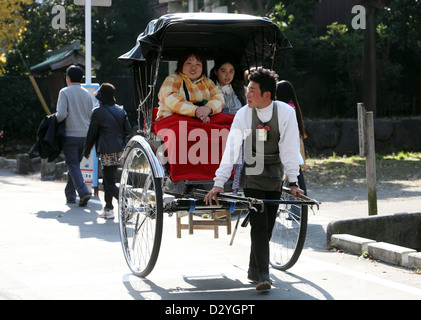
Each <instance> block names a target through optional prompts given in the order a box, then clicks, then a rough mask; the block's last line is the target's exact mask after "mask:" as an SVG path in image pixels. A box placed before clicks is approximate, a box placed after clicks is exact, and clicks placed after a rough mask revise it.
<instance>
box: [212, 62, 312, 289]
mask: <svg viewBox="0 0 421 320" xmlns="http://www.w3.org/2000/svg"><path fill="white" fill-rule="evenodd" d="M248 79H249V85H248V87H247V89H248V90H247V91H248V92H247V106H248V108H246V107H244V108H241V109H240V110H239V111H238V112H237V114H236V116H235V117H234V120H233V123H232V126H231V130H230V133H229V135H228V138H227V143H226V148H225V151H224V154H223V156H222V159H221V164H220V166H219V168H218V170H217V171H216V172H215V178H214V181H215V183H214V187H213V188H212V189H211V190H210V191H209V193H208V194H207V195H206V196H205V202H206V203H207V204H212V198H214V199H215V201H216V202H217V203H219V202H218V198H217V194H218V193H223V192H224V184H225V182H227V181H228V179H229V178H230V176H231V172H232V167H233V165H234V163H233V161H235V159H238V158H239V154H240V149H241V146H242V142H243V140H244V141H245V145H246V146H248V147H249V150H250V147H251V152H250V151H249V152H247V150H248V149H247V147H246V151H245V162H244V167H243V171H242V174H241V187H242V188H243V189H244V195H245V196H246V197H253V198H258V199H267V200H279V199H280V196H281V191H282V179H283V176H284V173H285V175H286V176H288V179H289V181H290V187H291V193H292V195H293V197H294V198H295V199H298V197H297V193H301V194H304V191H303V190H301V189H300V188H298V186H297V176H298V175H299V157H298V154H299V148H300V146H299V139H298V136H299V133H298V125H297V120H296V116H295V111H294V110H293V109H292V108H291V107H290V106H288V105H287V104H285V103H283V102H279V101H276V102H274V99H275V90H276V81H277V75H276V73H275V72H273V71H270V70H267V69H263V68H257V69H253V70H252V71H251V72H250V75H249V77H248ZM240 133H241V134H240ZM259 143H263V147H264V149H263V150H264V151H263V155H261V157H260V158H259V157H256V155H258V153H256V152H257V151H260V150H261V149H259V147H258V146H257V145H258V144H259ZM260 146H261V145H260ZM253 154H254V157H253ZM232 159H234V160H232ZM256 159H257V160H256ZM259 159H260V160H259ZM253 161H256V163H254V164H253ZM257 161H262V162H263V166H262V168H263V170H261V172H259V173H257V172H256V170H253V166H255V168H257V167H259V165H261V163H260V164H259V163H257ZM253 171H254V172H253ZM254 207H255V208H256V209H257V210H250V225H251V232H250V237H251V252H250V262H249V269H248V279H249V280H250V281H252V282H253V283H257V286H256V289H257V290H268V289H270V288H271V284H272V283H271V280H270V277H269V241H270V238H271V235H272V229H273V226H274V223H275V218H276V213H277V210H278V205H273V204H265V205H264V209H263V212H261V211H262V208H261V205H254Z"/></svg>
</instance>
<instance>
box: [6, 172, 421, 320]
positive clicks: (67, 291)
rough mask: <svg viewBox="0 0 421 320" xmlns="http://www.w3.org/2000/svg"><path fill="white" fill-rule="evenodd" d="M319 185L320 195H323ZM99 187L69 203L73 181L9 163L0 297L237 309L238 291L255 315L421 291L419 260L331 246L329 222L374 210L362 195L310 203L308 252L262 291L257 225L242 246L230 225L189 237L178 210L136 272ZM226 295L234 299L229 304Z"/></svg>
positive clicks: (412, 296)
mask: <svg viewBox="0 0 421 320" xmlns="http://www.w3.org/2000/svg"><path fill="white" fill-rule="evenodd" d="M309 190H310V192H309V193H310V196H313V197H314V198H316V199H317V198H318V197H320V196H323V194H321V193H319V192H320V191H318V190H315V191H314V193H313V194H311V188H310V189H309ZM99 196H100V198H101V199H99V198H97V197H96V198H93V199H92V200H90V201H89V203H88V206H86V207H79V206H78V205H77V204H71V205H68V204H66V203H65V198H64V183H63V182H59V181H41V180H40V176H39V174H33V175H26V176H20V175H17V174H16V173H14V172H13V171H11V170H9V169H4V168H0V203H1V205H0V219H1V223H0V237H1V241H0V257H1V258H0V259H1V263H0V299H3V300H73V299H78V300H79V299H80V300H154V301H164V302H168V303H169V307H168V308H169V309H167V307H165V308H162V310H161V311H160V312H161V313H162V314H164V313H165V314H171V313H177V312H186V313H187V312H195V311H197V312H198V313H202V314H203V313H205V314H207V315H209V314H212V315H216V314H218V312H225V314H227V312H231V313H233V310H234V308H233V305H235V301H238V304H239V307H238V308H237V309H235V310H237V312H238V313H241V312H243V315H244V314H246V315H247V314H250V312H255V311H256V309H255V310H250V308H249V309H246V307H245V306H248V305H254V304H255V303H257V302H258V301H270V300H357V299H358V300H400V299H402V300H420V299H421V275H419V274H417V273H415V272H414V270H409V269H406V268H401V267H397V266H392V265H388V264H385V263H382V262H379V261H372V260H366V259H363V258H361V257H358V256H355V255H350V254H346V253H340V252H336V251H329V250H326V227H327V224H328V223H329V222H330V221H331V220H332V219H337V218H338V217H344V218H349V217H350V216H362V215H365V214H366V213H365V212H366V203H365V202H364V201H362V200H359V201H357V200H354V201H351V200H352V199H350V201H341V202H335V201H332V200H330V199H327V201H326V202H324V203H322V206H321V207H320V210H319V211H315V214H314V215H313V214H312V213H311V212H310V214H309V227H308V232H307V233H308V235H307V239H306V244H305V248H304V250H303V253H302V255H301V257H300V259H299V260H298V262H297V263H296V265H295V266H294V267H293V268H291V269H290V270H289V271H287V272H281V271H278V270H275V269H271V270H270V271H271V277H272V279H273V280H274V285H273V288H272V289H271V290H270V291H268V292H258V291H256V290H255V286H254V285H252V284H250V283H249V282H248V280H247V265H248V255H249V246H250V241H249V229H248V228H239V230H238V232H237V235H236V238H235V240H234V244H233V245H232V246H230V245H229V242H230V240H231V236H230V235H227V234H226V230H225V228H223V227H221V228H220V231H219V238H218V239H214V237H213V231H210V230H197V231H195V232H194V234H193V235H189V234H188V231H187V230H183V231H182V237H181V238H180V239H179V238H177V237H176V225H175V217H169V216H168V215H165V217H164V233H163V240H162V246H161V251H160V254H159V258H158V262H157V264H156V266H155V268H154V270H153V271H152V273H151V274H150V275H149V276H148V277H147V278H146V279H143V278H138V277H136V276H134V275H132V274H131V272H130V270H129V269H128V267H127V265H126V262H125V260H124V256H123V252H122V249H121V244H120V237H119V232H118V221H117V218H116V219H114V220H104V219H101V218H98V217H97V215H98V213H100V212H101V209H102V201H101V200H102V197H103V193H102V192H100V195H99ZM327 198H328V197H327ZM320 200H321V201H322V202H323V199H320ZM418 200H419V199H418ZM392 202H393V204H391V201H390V199H389V201H388V204H387V206H386V208H385V209H384V210H383V209H382V208H383V207H382V206H383V204H382V202H381V201H379V208H380V210H383V211H384V212H386V211H393V210H394V211H396V213H398V212H397V211H399V212H402V210H405V211H410V210H416V209H414V208H415V207H416V206H417V204H416V203H419V201H418V202H417V200H416V199H406V201H405V204H402V203H403V201H401V200H399V199H396V201H392ZM411 203H412V205H411ZM393 206H394V207H395V209H393V208H392V207H393ZM403 206H407V207H408V208H409V209H406V207H403ZM410 208H412V209H410ZM386 213H388V212H386ZM234 223H235V220H234V221H233V224H234ZM204 300H206V301H207V302H206V304H205V306H202V307H201V309H200V310H195V309H187V308H186V309H181V307H180V306H181V305H185V304H186V301H191V302H192V303H193V301H204ZM212 301H214V302H212ZM221 301H230V302H229V304H228V303H227V304H223V305H222V306H220V303H221ZM253 301H254V302H253ZM218 306H219V307H218ZM177 307H178V308H179V309H177ZM217 308H220V309H217ZM241 308H243V309H241ZM256 308H257V307H256ZM228 309H229V310H228ZM241 310H242V311H241ZM185 315H187V314H185ZM189 315H190V316H191V317H193V316H194V314H189Z"/></svg>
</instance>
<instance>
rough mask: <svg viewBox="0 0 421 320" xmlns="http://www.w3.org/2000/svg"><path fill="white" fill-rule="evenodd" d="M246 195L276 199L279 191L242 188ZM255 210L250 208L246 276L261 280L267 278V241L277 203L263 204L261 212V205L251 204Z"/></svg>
mask: <svg viewBox="0 0 421 320" xmlns="http://www.w3.org/2000/svg"><path fill="white" fill-rule="evenodd" d="M244 195H245V196H246V197H252V198H257V199H267V200H278V199H280V197H281V192H280V191H264V190H258V189H247V188H246V189H244ZM253 206H254V207H255V208H256V209H257V212H255V211H254V210H251V213H250V226H251V232H250V237H251V250H250V262H249V270H248V276H249V277H250V278H252V279H255V280H259V281H260V282H261V281H267V280H269V241H270V238H271V236H272V230H273V226H274V224H275V219H276V212H277V211H278V206H279V205H278V204H265V205H264V210H263V212H262V206H261V205H253Z"/></svg>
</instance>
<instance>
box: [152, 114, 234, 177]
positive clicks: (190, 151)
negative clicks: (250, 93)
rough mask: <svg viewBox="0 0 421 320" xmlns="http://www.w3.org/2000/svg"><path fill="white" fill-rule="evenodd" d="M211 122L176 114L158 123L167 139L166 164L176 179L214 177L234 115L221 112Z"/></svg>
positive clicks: (156, 127) (158, 131)
mask: <svg viewBox="0 0 421 320" xmlns="http://www.w3.org/2000/svg"><path fill="white" fill-rule="evenodd" d="M210 119H211V121H210V123H202V121H200V120H199V119H196V118H191V117H186V116H182V115H179V114H174V115H172V116H169V117H167V118H164V119H162V120H159V121H157V122H155V123H154V126H153V130H154V133H155V134H156V135H157V136H159V137H161V138H162V139H163V140H164V146H163V147H162V148H164V147H165V155H166V157H167V158H166V165H167V166H168V168H169V172H170V176H171V179H172V180H173V181H181V180H187V181H207V180H213V178H214V177H215V171H216V170H217V169H218V167H219V163H220V161H221V157H222V154H223V152H224V149H225V143H226V140H227V136H228V133H229V129H230V128H231V123H232V120H233V119H234V115H229V114H225V113H218V114H216V115H213V116H211V118H210Z"/></svg>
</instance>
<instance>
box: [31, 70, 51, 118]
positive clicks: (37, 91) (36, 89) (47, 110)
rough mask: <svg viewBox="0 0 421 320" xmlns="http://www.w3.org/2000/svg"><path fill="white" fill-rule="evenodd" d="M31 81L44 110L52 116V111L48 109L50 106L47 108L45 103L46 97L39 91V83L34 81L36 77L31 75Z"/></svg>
mask: <svg viewBox="0 0 421 320" xmlns="http://www.w3.org/2000/svg"><path fill="white" fill-rule="evenodd" d="M29 80H30V81H31V83H32V86H33V87H34V89H35V93H36V94H37V97H38V99H39V101H40V102H41V105H42V107H43V108H44V111H45V113H46V114H47V115H50V114H51V112H50V109H48V106H47V104H46V103H45V100H44V97H43V96H42V93H41V91H40V90H39V88H38V85H37V82H36V81H35V79H34V76H32V75H29Z"/></svg>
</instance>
